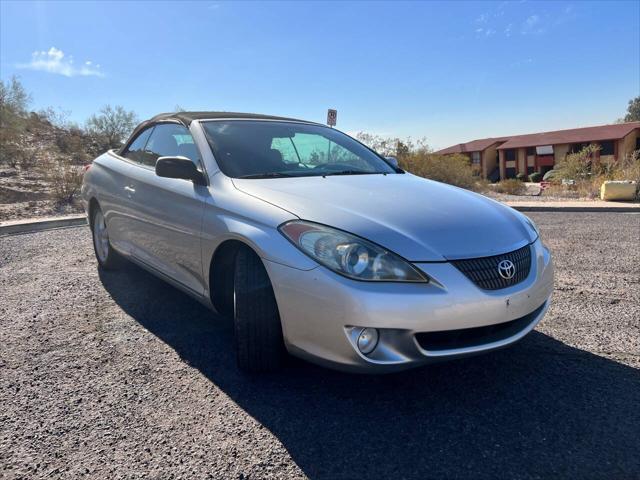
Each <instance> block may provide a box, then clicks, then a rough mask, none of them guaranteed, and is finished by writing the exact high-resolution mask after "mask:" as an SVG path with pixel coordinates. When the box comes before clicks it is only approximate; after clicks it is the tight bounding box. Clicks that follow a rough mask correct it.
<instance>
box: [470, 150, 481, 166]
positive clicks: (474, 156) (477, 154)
mask: <svg viewBox="0 0 640 480" xmlns="http://www.w3.org/2000/svg"><path fill="white" fill-rule="evenodd" d="M471 163H473V164H474V165H480V152H472V153H471Z"/></svg>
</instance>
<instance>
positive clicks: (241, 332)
mask: <svg viewBox="0 0 640 480" xmlns="http://www.w3.org/2000/svg"><path fill="white" fill-rule="evenodd" d="M233 283H234V285H233V287H234V288H233V313H234V324H235V337H236V354H237V359H238V366H239V367H240V368H241V369H242V370H245V371H248V372H266V371H273V370H276V369H278V368H279V367H280V366H281V365H282V360H283V357H284V351H285V349H284V343H283V340H282V326H281V324H280V315H279V314H278V306H277V304H276V299H275V296H274V294H273V288H272V287H271V282H270V281H269V276H268V275H267V271H266V270H265V268H264V265H263V264H262V260H261V259H260V257H258V255H256V254H255V253H254V252H253V251H252V250H250V249H248V248H241V249H240V250H239V251H238V253H237V255H236V262H235V272H234V282H233Z"/></svg>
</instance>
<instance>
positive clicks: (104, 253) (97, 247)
mask: <svg viewBox="0 0 640 480" xmlns="http://www.w3.org/2000/svg"><path fill="white" fill-rule="evenodd" d="M91 233H92V235H93V250H94V251H95V253H96V259H97V260H98V264H100V266H101V267H102V268H104V269H105V270H113V269H115V268H118V267H119V266H120V256H119V255H118V253H117V252H116V251H115V250H114V249H113V247H112V246H111V243H110V242H109V231H108V230H107V223H106V222H105V220H104V215H103V214H102V210H100V207H95V210H94V212H93V216H92V219H91Z"/></svg>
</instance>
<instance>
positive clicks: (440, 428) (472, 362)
mask: <svg viewBox="0 0 640 480" xmlns="http://www.w3.org/2000/svg"><path fill="white" fill-rule="evenodd" d="M531 216H532V217H533V218H534V219H535V220H536V221H537V222H538V225H539V226H540V228H541V230H542V233H543V236H544V237H545V239H546V241H547V243H548V244H549V245H550V247H551V249H552V251H553V252H554V254H555V257H556V262H557V263H556V264H557V270H558V275H557V282H556V283H557V290H556V294H555V303H554V304H553V306H552V307H551V309H550V312H549V314H548V316H547V317H546V318H545V320H544V321H543V323H542V324H541V325H540V326H539V327H538V328H537V330H536V331H535V332H533V333H532V334H531V335H529V336H528V337H527V338H526V339H525V340H524V341H522V342H521V343H519V344H518V345H516V346H514V347H513V348H511V349H508V350H504V351H500V352H496V353H493V354H489V355H485V356H481V357H476V358H472V359H467V360H460V361H456V362H452V363H447V364H440V365H437V366H431V367H426V368H422V369H419V370H414V371H410V372H405V373H402V374H396V375H391V376H380V377H372V376H353V375H347V374H341V373H336V372H332V371H328V370H324V369H321V368H318V367H314V366H312V365H309V364H306V363H304V362H301V361H291V362H290V364H289V365H288V366H287V367H286V368H285V370H284V371H283V372H281V373H278V374H274V375H269V376H264V377H258V378H254V377H250V376H246V375H243V374H241V373H239V372H238V371H237V370H236V368H235V365H234V356H233V355H234V353H233V347H232V330H231V328H230V325H229V324H228V322H225V321H224V320H222V319H220V318H216V317H215V316H214V315H212V314H211V313H209V312H208V311H207V310H205V309H204V308H202V307H201V306H199V305H198V304H197V303H196V302H194V301H192V300H191V299H189V298H188V297H186V296H185V295H183V294H181V293H179V292H178V291H176V290H174V289H173V288H171V287H169V286H167V285H166V284H164V283H162V282H161V281H159V280H156V279H155V278H154V277H152V276H151V275H149V274H147V273H145V272H143V271H141V270H139V269H137V268H135V267H129V268H127V269H126V270H124V271H121V272H116V273H100V274H99V273H98V271H97V270H96V266H95V262H94V260H93V253H92V251H91V244H90V238H89V232H88V230H87V229H86V228H84V227H82V228H71V229H65V230H57V231H49V232H40V233H35V234H29V235H20V236H12V237H5V238H0V317H1V320H0V465H1V469H0V477H2V478H80V477H84V476H86V477H90V478H110V479H115V478H140V477H143V476H144V477H145V478H157V479H169V478H270V477H273V478H284V477H305V476H307V477H310V478H312V479H340V478H394V479H395V478H473V479H483V478H486V479H496V478H550V477H552V478H602V479H632V478H640V455H638V442H639V439H640V345H639V342H640V215H634V214H605V213H596V214H560V213H545V214H532V215H531Z"/></svg>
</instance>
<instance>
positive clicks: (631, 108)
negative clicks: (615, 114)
mask: <svg viewBox="0 0 640 480" xmlns="http://www.w3.org/2000/svg"><path fill="white" fill-rule="evenodd" d="M624 121H625V122H640V96H639V97H636V98H632V99H631V100H629V105H628V106H627V114H626V115H625V116H624Z"/></svg>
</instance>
